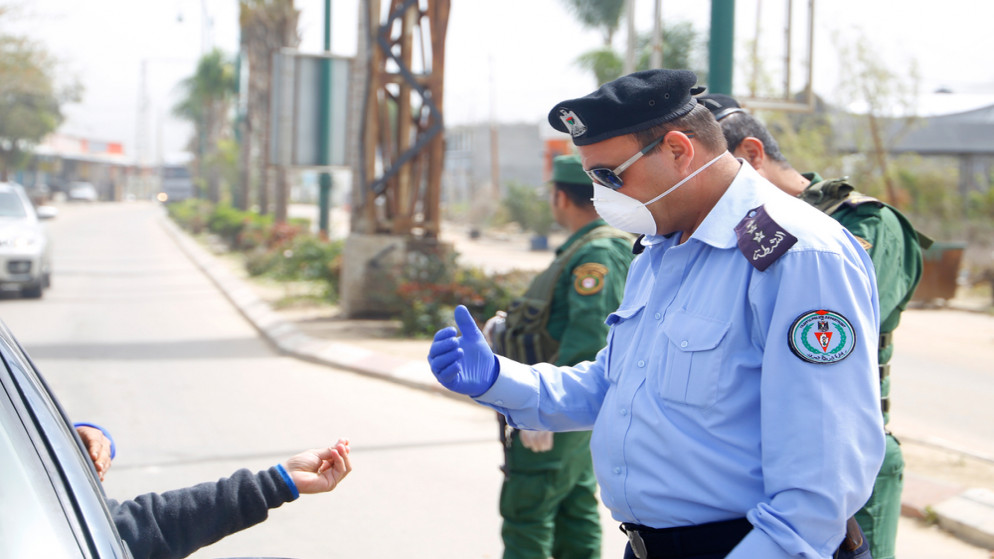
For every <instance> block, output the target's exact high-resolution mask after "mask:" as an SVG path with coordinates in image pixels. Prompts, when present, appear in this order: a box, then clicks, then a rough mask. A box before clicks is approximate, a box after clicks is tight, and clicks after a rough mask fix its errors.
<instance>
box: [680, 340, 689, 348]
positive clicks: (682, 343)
mask: <svg viewBox="0 0 994 559" xmlns="http://www.w3.org/2000/svg"><path fill="white" fill-rule="evenodd" d="M687 345H688V343H687V340H684V341H682V342H680V347H687Z"/></svg>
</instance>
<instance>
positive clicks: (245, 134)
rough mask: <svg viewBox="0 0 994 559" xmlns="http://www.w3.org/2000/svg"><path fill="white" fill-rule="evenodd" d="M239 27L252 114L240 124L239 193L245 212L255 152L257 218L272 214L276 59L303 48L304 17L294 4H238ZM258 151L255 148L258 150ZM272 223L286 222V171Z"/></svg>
mask: <svg viewBox="0 0 994 559" xmlns="http://www.w3.org/2000/svg"><path fill="white" fill-rule="evenodd" d="M238 8H239V14H238V18H239V24H240V29H241V48H242V54H243V55H244V56H245V57H246V59H247V61H248V71H249V77H248V94H247V96H246V99H247V102H248V109H247V111H246V114H245V118H244V119H243V121H242V134H241V139H242V146H241V153H242V155H241V165H242V166H243V168H244V169H245V171H243V173H242V177H241V178H240V182H241V184H240V185H239V189H240V191H241V192H242V196H241V198H242V199H243V200H244V201H245V202H244V203H245V205H246V207H247V206H248V205H250V204H249V203H248V200H249V192H250V187H249V185H250V183H251V176H250V173H249V172H248V168H249V165H248V162H249V160H250V159H251V157H252V154H253V152H255V153H257V162H258V175H259V196H258V205H259V213H262V214H266V213H269V211H270V205H271V203H270V193H271V187H270V181H269V123H270V112H269V101H270V98H271V96H272V82H271V73H272V60H273V54H274V53H275V52H277V51H279V50H280V49H281V48H283V47H296V46H297V45H299V44H300V36H299V35H298V34H297V22H298V19H299V17H300V11H299V10H297V9H296V8H295V7H294V2H293V0H239V2H238ZM256 144H257V145H258V147H257V148H255V147H254V145H256ZM275 194H276V195H275V196H274V197H273V198H275V202H276V204H275V208H274V214H275V215H274V217H275V219H276V221H277V222H282V221H286V207H287V202H288V198H289V196H288V189H287V178H286V171H280V172H278V173H277V176H276V193H275Z"/></svg>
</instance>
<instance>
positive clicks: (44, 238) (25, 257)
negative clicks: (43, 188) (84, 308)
mask: <svg viewBox="0 0 994 559" xmlns="http://www.w3.org/2000/svg"><path fill="white" fill-rule="evenodd" d="M56 213H57V210H56V209H55V208H53V207H51V206H40V207H39V208H38V211H37V212H36V211H35V207H34V205H32V204H31V200H30V199H29V198H28V196H27V194H26V193H25V192H24V188H23V187H21V185H19V184H15V183H10V182H0V287H2V288H4V289H9V288H15V289H20V291H21V295H22V296H24V297H28V298H31V299H37V298H40V297H41V295H42V291H43V290H44V289H45V288H46V287H48V286H49V285H51V283H52V256H51V253H52V250H51V246H50V243H49V241H48V234H47V232H46V231H45V227H44V225H43V224H42V223H41V220H42V219H49V218H52V217H55V214H56Z"/></svg>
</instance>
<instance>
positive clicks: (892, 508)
mask: <svg viewBox="0 0 994 559" xmlns="http://www.w3.org/2000/svg"><path fill="white" fill-rule="evenodd" d="M903 487H904V455H903V454H901V444H900V443H899V442H898V441H897V439H896V438H894V436H893V435H891V434H890V433H888V434H887V450H886V452H885V453H884V463H883V465H882V466H881V467H880V473H879V474H877V479H876V481H875V482H874V483H873V494H872V495H870V500H869V501H867V502H866V505H864V506H863V508H862V509H860V511H859V512H857V513H856V521H857V522H859V527H860V528H862V529H863V534H864V535H865V536H866V539H867V540H868V541H869V542H870V554H871V555H872V556H873V559H894V553H895V548H896V546H897V523H898V520H900V518H901V489H902V488H903Z"/></svg>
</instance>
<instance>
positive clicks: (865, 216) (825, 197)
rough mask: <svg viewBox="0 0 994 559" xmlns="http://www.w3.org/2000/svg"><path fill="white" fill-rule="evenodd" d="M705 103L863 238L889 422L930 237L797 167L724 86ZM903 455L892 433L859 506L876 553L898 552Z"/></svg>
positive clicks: (739, 148)
mask: <svg viewBox="0 0 994 559" xmlns="http://www.w3.org/2000/svg"><path fill="white" fill-rule="evenodd" d="M698 101H699V102H701V103H703V104H704V105H705V106H707V107H708V108H709V109H711V112H712V113H713V114H714V115H715V118H716V119H717V120H718V122H720V123H721V128H722V132H724V134H725V139H726V141H727V142H728V151H730V152H732V154H733V155H735V156H736V157H740V158H742V159H744V160H746V161H747V162H749V163H750V164H751V165H752V166H753V167H754V168H755V169H756V170H757V171H759V174H760V175H762V176H763V177H765V178H766V179H768V180H769V181H770V182H772V183H773V184H775V185H777V186H778V187H779V188H780V189H781V190H783V191H785V192H788V193H790V194H794V195H795V196H797V197H799V198H801V199H803V200H804V201H806V202H808V203H809V204H811V205H813V206H815V207H816V208H818V209H820V210H821V211H823V212H825V213H826V214H828V215H830V216H832V218H833V219H835V220H836V221H838V222H839V223H841V224H842V225H843V226H845V228H846V229H848V230H849V232H850V233H852V234H853V236H855V237H856V239H857V240H858V241H859V242H860V244H861V245H863V248H864V249H866V251H867V253H869V255H870V259H871V260H873V266H874V268H875V270H876V276H877V291H878V292H879V294H880V340H879V346H878V347H879V363H880V397H881V409H882V411H883V414H884V424H885V425H886V424H887V422H888V421H889V419H890V413H889V407H890V406H889V404H890V400H889V399H888V395H889V394H890V364H889V362H890V359H891V356H892V355H893V353H894V344H893V333H894V330H895V329H896V328H897V325H898V323H899V322H900V320H901V312H902V311H903V310H904V309H905V307H906V306H907V304H908V301H910V300H911V296H912V295H913V294H914V292H915V288H916V287H917V286H918V282H919V281H920V280H921V276H922V249H924V248H928V246H929V245H931V244H932V240H931V239H929V238H928V237H926V236H924V235H922V234H920V233H919V232H917V231H916V230H915V228H914V227H913V226H912V225H911V223H910V222H909V221H908V219H907V218H906V217H904V216H903V215H902V214H901V213H900V212H899V211H897V210H896V209H894V208H893V207H891V206H889V205H887V204H884V203H883V202H881V201H879V200H877V199H875V198H871V197H869V196H865V195H863V194H860V193H859V192H856V190H855V189H854V188H853V187H852V186H851V185H850V184H849V183H848V182H847V179H845V178H843V179H834V180H828V181H826V180H823V179H822V178H821V177H820V176H818V174H817V173H803V174H802V173H799V172H798V171H796V170H795V169H794V168H793V167H791V166H790V163H788V162H787V159H786V158H785V157H784V156H783V154H782V153H780V148H779V146H778V145H777V142H776V140H775V139H774V138H773V136H772V135H771V134H770V132H769V130H767V129H766V127H765V126H764V125H763V124H762V123H761V122H759V120H758V119H756V117H754V116H753V115H751V114H749V113H747V112H746V111H745V110H743V109H742V108H741V107H739V104H738V103H737V102H736V101H735V99H733V98H731V97H729V96H727V95H720V94H710V95H702V96H701V97H699V98H698ZM903 472H904V457H903V456H902V454H901V447H900V445H899V443H898V441H897V439H896V438H894V436H893V435H892V434H890V433H889V432H888V433H887V450H886V453H885V455H884V463H883V465H882V466H881V468H880V473H879V474H878V475H877V479H876V482H875V483H874V486H873V494H872V495H871V496H870V500H869V501H868V502H867V503H866V505H865V506H864V507H863V508H862V509H861V510H860V511H859V512H858V513H856V520H857V521H858V522H859V525H860V527H861V528H862V529H863V533H864V534H865V535H866V538H867V539H868V540H869V542H870V550H871V555H872V556H873V559H893V557H894V553H895V545H896V540H897V524H898V520H899V519H900V516H901V489H902V487H903V478H902V476H903Z"/></svg>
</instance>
